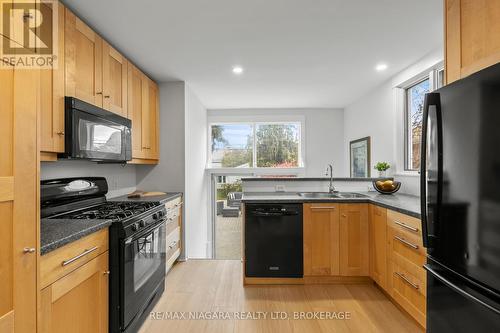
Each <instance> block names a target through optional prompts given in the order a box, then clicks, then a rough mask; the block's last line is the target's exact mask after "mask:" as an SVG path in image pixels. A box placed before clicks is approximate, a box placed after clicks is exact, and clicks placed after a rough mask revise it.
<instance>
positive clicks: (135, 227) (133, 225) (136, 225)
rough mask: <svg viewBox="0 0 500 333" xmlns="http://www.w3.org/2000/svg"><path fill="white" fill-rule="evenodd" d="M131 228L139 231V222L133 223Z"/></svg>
mask: <svg viewBox="0 0 500 333" xmlns="http://www.w3.org/2000/svg"><path fill="white" fill-rule="evenodd" d="M131 228H132V231H137V230H138V229H139V223H133V224H132V227H131Z"/></svg>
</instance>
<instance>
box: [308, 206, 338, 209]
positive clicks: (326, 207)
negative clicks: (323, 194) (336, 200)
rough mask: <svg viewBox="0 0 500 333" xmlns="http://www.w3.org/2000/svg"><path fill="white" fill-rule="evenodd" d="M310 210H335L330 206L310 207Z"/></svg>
mask: <svg viewBox="0 0 500 333" xmlns="http://www.w3.org/2000/svg"><path fill="white" fill-rule="evenodd" d="M311 209H335V207H332V206H320V207H316V206H312V207H311Z"/></svg>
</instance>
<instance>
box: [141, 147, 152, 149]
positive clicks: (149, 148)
mask: <svg viewBox="0 0 500 333" xmlns="http://www.w3.org/2000/svg"><path fill="white" fill-rule="evenodd" d="M142 149H151V147H142Z"/></svg>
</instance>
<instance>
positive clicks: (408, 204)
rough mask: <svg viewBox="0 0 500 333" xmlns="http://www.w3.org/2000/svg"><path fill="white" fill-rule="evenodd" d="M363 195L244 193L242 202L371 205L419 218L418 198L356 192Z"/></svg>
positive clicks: (403, 195)
mask: <svg viewBox="0 0 500 333" xmlns="http://www.w3.org/2000/svg"><path fill="white" fill-rule="evenodd" d="M356 193H360V194H364V195H365V196H366V197H364V198H352V199H348V198H320V199H318V198H314V199H310V198H304V197H301V196H299V194H298V193H291V192H245V193H243V198H242V201H243V202H245V203H261V202H283V203H285V202H341V203H342V202H344V203H348V202H358V203H373V204H375V205H377V206H381V207H385V208H389V209H392V210H394V211H397V212H400V213H403V214H407V215H410V216H413V217H416V218H420V198H419V197H417V196H414V195H408V194H390V195H387V194H379V193H378V192H356Z"/></svg>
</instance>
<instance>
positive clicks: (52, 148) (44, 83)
mask: <svg viewBox="0 0 500 333" xmlns="http://www.w3.org/2000/svg"><path fill="white" fill-rule="evenodd" d="M55 8H57V10H58V16H57V18H58V43H59V46H58V52H57V58H58V66H57V68H53V69H43V70H41V71H40V80H41V82H40V150H41V151H43V152H53V153H60V152H64V11H65V9H64V6H63V5H61V4H58V6H57V7H55ZM40 9H41V10H42V12H43V13H44V15H51V11H52V7H51V6H48V5H47V4H46V3H44V2H40ZM44 32H45V33H52V29H46V30H44Z"/></svg>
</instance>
